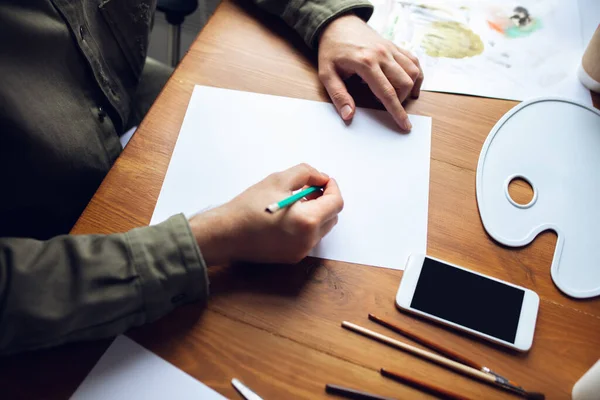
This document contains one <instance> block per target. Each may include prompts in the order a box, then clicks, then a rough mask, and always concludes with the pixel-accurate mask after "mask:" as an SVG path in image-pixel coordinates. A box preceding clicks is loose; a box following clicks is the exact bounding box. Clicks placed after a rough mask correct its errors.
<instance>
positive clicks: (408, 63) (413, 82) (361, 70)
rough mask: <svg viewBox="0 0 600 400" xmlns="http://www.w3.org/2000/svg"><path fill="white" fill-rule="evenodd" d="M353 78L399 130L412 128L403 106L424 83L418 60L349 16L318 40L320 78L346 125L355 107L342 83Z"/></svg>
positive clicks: (327, 27)
mask: <svg viewBox="0 0 600 400" xmlns="http://www.w3.org/2000/svg"><path fill="white" fill-rule="evenodd" d="M354 74H358V75H359V76H360V77H361V78H362V79H363V80H364V81H365V82H366V83H367V84H368V85H369V87H370V88H371V91H372V92H373V93H374V94H375V95H376V96H377V98H378V99H379V100H380V101H381V102H382V103H383V105H384V106H385V108H386V109H387V110H388V111H389V113H390V114H392V116H393V117H394V120H395V121H396V123H397V124H398V125H399V126H400V128H402V129H404V130H406V131H409V130H410V129H411V128H412V125H411V123H410V121H409V120H408V115H407V114H406V111H404V108H403V107H402V102H403V101H404V100H405V99H406V98H407V97H408V96H409V95H411V96H412V97H414V98H416V97H419V92H420V90H421V83H422V82H423V71H422V70H421V67H420V65H419V60H418V59H417V58H416V57H415V56H413V55H412V54H411V53H409V52H408V51H406V50H403V49H400V48H398V47H397V46H396V45H394V44H393V43H392V42H390V41H389V40H385V39H383V38H382V37H381V36H379V35H378V34H377V33H376V32H375V31H374V30H372V29H371V27H369V26H368V25H367V24H366V23H365V22H364V21H363V20H362V19H360V18H359V17H357V16H355V15H351V14H349V15H344V16H342V17H339V18H337V19H335V20H334V21H332V22H331V23H329V25H327V26H326V27H325V29H324V30H323V32H322V34H321V37H320V38H319V78H320V79H321V82H323V85H325V88H326V89H327V92H328V93H329V96H330V97H331V100H332V101H333V104H334V105H335V107H336V108H337V110H338V113H339V114H340V116H341V117H342V119H344V120H345V121H348V120H350V119H351V118H352V116H353V115H354V110H355V108H356V106H355V104H354V100H353V99H352V96H350V94H349V93H348V90H347V89H346V85H345V84H344V81H343V80H344V79H345V78H348V77H350V76H351V75H354Z"/></svg>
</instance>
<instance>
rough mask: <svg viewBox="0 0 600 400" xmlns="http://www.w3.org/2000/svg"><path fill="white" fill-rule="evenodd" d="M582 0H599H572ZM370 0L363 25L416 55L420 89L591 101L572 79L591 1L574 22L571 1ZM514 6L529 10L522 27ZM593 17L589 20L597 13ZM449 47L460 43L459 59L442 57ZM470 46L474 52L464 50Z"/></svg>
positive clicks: (575, 14)
mask: <svg viewBox="0 0 600 400" xmlns="http://www.w3.org/2000/svg"><path fill="white" fill-rule="evenodd" d="M590 1H594V2H597V3H600V2H598V0H580V2H581V4H586V3H587V2H590ZM374 3H375V16H374V19H373V20H372V21H371V22H370V24H371V26H373V27H374V28H375V29H376V30H378V31H379V32H380V33H382V35H384V36H385V37H387V38H388V39H390V40H393V41H394V42H395V43H396V44H397V45H399V46H401V47H404V48H407V49H409V50H410V51H412V52H413V53H414V54H416V55H417V56H418V57H419V60H420V62H421V66H422V67H423V71H424V73H425V81H424V83H423V87H422V88H423V90H430V91H437V92H450V93H463V94H471V95H476V96H484V97H495V98H503V99H512V100H526V99H529V98H532V97H541V96H561V97H565V98H570V99H573V100H576V101H579V102H582V103H584V104H587V105H591V104H592V99H591V96H590V92H589V90H587V89H586V88H585V87H584V86H583V85H582V84H581V82H580V81H579V79H578V78H577V67H578V66H579V64H580V62H581V57H582V55H583V51H584V49H585V45H584V44H583V40H582V34H584V35H587V31H588V30H589V29H588V28H587V26H588V25H589V23H588V22H587V20H589V19H590V18H589V15H588V14H589V13H592V14H593V13H595V12H597V9H598V7H595V8H590V7H587V5H586V6H585V9H584V10H581V11H582V15H583V17H584V18H583V19H584V20H583V22H582V18H581V17H580V12H579V6H578V3H579V2H578V1H575V0H520V1H518V2H513V1H506V0H374ZM517 6H520V7H524V8H525V9H527V11H528V14H529V16H530V19H529V22H523V24H524V26H523V27H517V26H515V22H513V20H511V19H510V17H511V16H513V15H515V12H514V9H515V7H517ZM595 17H596V23H597V22H598V18H600V15H598V14H596V16H595ZM514 21H516V19H515V20H514ZM440 24H446V25H445V26H446V28H443V29H442V28H440V26H441V25H440ZM582 29H583V30H584V31H585V32H583V33H582ZM465 32H466V33H465ZM469 32H470V33H469ZM471 34H472V35H471ZM586 43H587V42H586ZM457 47H460V48H462V49H465V51H464V52H462V53H464V54H465V56H464V57H463V58H457V57H458V56H457V55H449V50H448V49H450V48H452V49H456V48H457ZM427 48H429V49H430V50H429V51H428V50H427ZM433 48H435V49H436V50H431V49H433ZM475 48H478V49H482V50H481V52H477V51H473V52H471V50H473V49H475ZM466 49H471V50H469V51H467V50H466ZM438 50H439V52H438V53H436V51H438ZM453 51H454V50H453ZM454 52H455V51H454ZM434 53H436V54H434ZM467 53H468V54H467ZM474 53H478V54H474ZM455 54H457V53H456V52H455ZM461 55H462V54H461Z"/></svg>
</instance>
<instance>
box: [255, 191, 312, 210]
mask: <svg viewBox="0 0 600 400" xmlns="http://www.w3.org/2000/svg"><path fill="white" fill-rule="evenodd" d="M321 189H322V188H321V187H319V186H311V187H307V188H306V189H304V190H301V191H299V192H298V193H296V194H293V195H291V196H290V197H288V198H285V199H283V200H280V201H278V202H277V203H273V204H270V205H268V206H267V208H265V211H266V212H268V213H271V214H273V213H276V212H277V211H279V210H281V209H282V208H285V207H288V206H291V205H292V204H294V203H295V202H297V201H298V200H300V199H302V198H304V197H306V196H308V195H309V194H311V193H314V192H316V191H317V190H321Z"/></svg>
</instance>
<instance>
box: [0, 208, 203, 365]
mask: <svg viewBox="0 0 600 400" xmlns="http://www.w3.org/2000/svg"><path fill="white" fill-rule="evenodd" d="M207 296H208V277H207V274H206V265H205V263H204V260H203V258H202V256H201V254H200V249H199V248H198V246H197V244H196V241H195V240H194V237H193V235H192V233H191V230H190V227H189V224H188V222H187V220H186V219H185V217H184V216H183V215H177V216H174V217H171V218H170V219H168V220H167V221H165V222H163V223H161V224H159V225H155V226H150V227H143V228H137V229H134V230H132V231H130V232H127V233H123V234H114V235H64V236H58V237H56V238H53V239H51V240H48V241H37V240H33V239H20V238H0V354H7V353H15V352H19V351H23V350H32V349H37V348H42V347H49V346H55V345H59V344H62V343H65V342H71V341H81V340H92V339H99V338H103V337H111V336H115V335H117V334H119V333H122V332H124V331H125V330H127V329H128V328H131V327H133V326H136V325H142V324H145V323H147V322H151V321H154V320H156V319H158V318H160V317H162V316H163V315H165V314H167V313H168V312H170V311H171V310H173V309H174V308H175V307H176V306H178V305H180V304H184V303H188V302H191V301H197V300H202V301H206V298H207Z"/></svg>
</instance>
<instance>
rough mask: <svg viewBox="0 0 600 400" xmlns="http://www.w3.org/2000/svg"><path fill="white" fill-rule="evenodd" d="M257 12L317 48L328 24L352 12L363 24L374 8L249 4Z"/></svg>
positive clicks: (303, 2)
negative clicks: (282, 23) (268, 15)
mask: <svg viewBox="0 0 600 400" xmlns="http://www.w3.org/2000/svg"><path fill="white" fill-rule="evenodd" d="M252 1H253V2H254V3H255V4H256V5H258V6H259V7H260V8H262V9H264V10H266V11H268V12H270V13H271V14H275V15H277V16H279V17H280V18H282V19H283V20H284V21H285V22H286V23H287V24H288V25H289V26H291V27H292V28H293V29H294V30H295V31H296V32H298V34H299V35H300V36H302V39H304V42H306V44H307V45H308V46H309V47H311V48H316V47H317V40H318V38H319V35H320V33H321V30H322V29H323V28H324V27H325V26H326V25H327V23H328V22H330V21H331V20H333V19H335V18H336V17H338V16H340V15H341V14H345V13H347V12H350V11H351V12H353V13H355V14H356V15H358V16H359V17H360V18H362V19H363V20H365V21H368V20H369V18H371V15H372V14H373V5H372V4H371V3H369V2H368V1H366V0H285V1H284V0H252Z"/></svg>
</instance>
